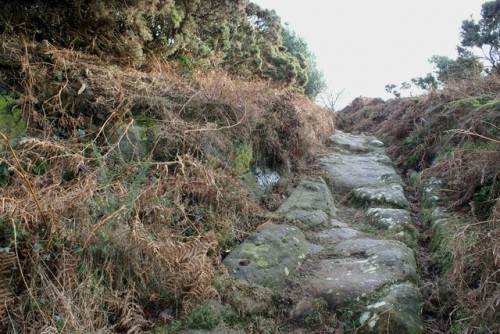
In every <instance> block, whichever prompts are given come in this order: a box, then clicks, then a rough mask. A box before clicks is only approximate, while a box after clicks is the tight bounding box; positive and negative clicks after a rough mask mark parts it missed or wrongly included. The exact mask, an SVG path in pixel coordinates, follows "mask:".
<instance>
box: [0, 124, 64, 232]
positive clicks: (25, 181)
mask: <svg viewBox="0 0 500 334" xmlns="http://www.w3.org/2000/svg"><path fill="white" fill-rule="evenodd" d="M0 136H1V137H2V138H3V140H4V141H5V144H6V145H7V148H8V149H9V151H10V153H11V154H12V157H13V158H14V160H15V162H16V164H17V167H18V168H17V169H16V171H17V172H18V173H19V175H20V176H21V177H22V178H23V180H24V183H25V184H26V186H27V187H28V190H29V192H30V194H31V196H32V197H33V200H34V201H35V205H36V207H37V209H38V211H39V212H40V216H41V218H42V221H43V222H44V223H45V224H46V225H47V224H48V223H49V222H50V225H51V226H50V233H51V234H52V232H53V228H54V226H52V225H53V220H52V219H50V221H49V220H47V217H45V214H44V213H43V211H42V207H41V205H40V202H39V201H38V198H37V196H36V194H35V190H34V189H33V186H32V184H31V182H30V180H29V179H28V175H27V173H26V172H25V170H24V168H23V166H22V165H21V162H20V161H19V159H18V158H17V155H16V152H15V151H14V149H13V148H12V145H10V140H9V138H7V136H6V135H5V134H4V133H3V132H0Z"/></svg>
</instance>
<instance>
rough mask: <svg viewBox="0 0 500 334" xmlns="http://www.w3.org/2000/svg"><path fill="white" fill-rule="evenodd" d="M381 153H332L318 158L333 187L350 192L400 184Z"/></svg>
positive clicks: (399, 179) (392, 168)
mask: <svg viewBox="0 0 500 334" xmlns="http://www.w3.org/2000/svg"><path fill="white" fill-rule="evenodd" d="M386 158H387V157H386V156H385V155H382V154H381V153H368V154H365V155H352V154H346V153H339V152H333V153H330V154H328V155H326V156H324V157H322V158H320V160H319V161H320V165H321V166H322V167H323V169H324V170H325V171H326V172H327V175H328V177H329V179H330V180H331V182H332V183H333V185H334V186H335V187H339V188H341V189H343V190H347V191H350V190H352V189H356V188H359V187H376V186H384V185H387V184H389V183H401V182H402V181H401V178H400V177H399V175H397V173H396V171H395V169H394V167H392V166H390V165H388V164H387V163H386V161H385V159H386Z"/></svg>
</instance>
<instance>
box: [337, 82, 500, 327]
mask: <svg viewBox="0 0 500 334" xmlns="http://www.w3.org/2000/svg"><path fill="white" fill-rule="evenodd" d="M499 92H500V78H499V77H498V76H497V75H490V76H488V77H486V78H484V79H481V80H476V81H462V82H460V83H454V84H449V85H448V86H447V87H446V88H444V89H443V90H439V91H432V92H430V93H429V94H427V95H424V96H419V97H414V98H397V99H392V100H389V101H387V102H384V101H382V100H380V99H363V98H359V99H356V100H354V101H353V102H352V104H351V105H350V106H348V107H346V108H345V109H344V110H343V111H341V112H340V113H338V119H337V120H338V122H337V125H338V126H339V128H341V129H345V130H348V131H362V132H369V133H373V134H376V135H377V136H378V137H379V138H381V139H382V140H383V141H384V142H385V143H387V145H388V150H387V151H388V153H389V155H390V156H391V157H392V158H393V160H394V161H395V162H396V163H397V165H398V167H399V168H400V170H401V172H402V173H403V175H406V176H407V177H408V179H409V180H411V181H414V182H415V178H416V175H417V174H416V173H415V172H419V175H420V177H421V182H422V183H423V184H425V182H426V181H425V180H429V179H430V178H431V177H435V178H438V179H441V180H443V181H444V185H443V186H442V187H440V193H439V197H440V198H441V200H440V204H439V205H440V206H442V207H444V208H447V209H448V210H450V211H453V212H455V214H456V215H458V216H463V217H466V218H467V219H468V220H469V221H470V223H468V224H464V225H462V226H459V227H458V229H457V230H456V231H455V232H454V234H453V235H452V236H450V239H449V240H448V241H447V243H448V244H449V246H450V247H451V248H450V252H451V254H450V256H451V258H450V261H449V263H448V260H446V265H445V267H444V268H440V270H441V271H442V272H441V274H442V277H443V278H445V279H446V282H447V283H446V285H448V284H450V286H451V289H450V288H446V287H445V286H443V285H439V286H438V285H436V290H434V297H432V298H435V296H441V297H438V304H439V305H440V306H439V307H438V308H440V310H439V312H442V313H441V316H442V317H443V318H444V320H445V321H446V322H448V326H451V328H449V329H448V330H450V331H453V330H454V331H457V332H461V331H464V332H471V333H479V332H482V331H486V332H487V331H488V330H490V331H493V332H494V331H496V330H497V329H498V327H497V326H498V323H499V318H498V303H499V301H500V299H499V298H500V297H499V296H500V290H499V288H498V282H499V281H500V276H499V263H500V251H499V249H498V245H499V243H500V94H499ZM422 191H424V190H422ZM422 209H423V211H422V216H423V218H424V220H426V223H427V224H428V223H429V220H430V219H431V212H430V211H425V209H424V207H422ZM423 232H425V229H424V231H423ZM422 240H423V241H424V239H422ZM444 247H445V246H443V247H442V248H444ZM435 260H436V261H434V263H432V262H433V261H431V265H433V266H435V267H438V266H439V265H440V262H442V261H443V259H436V258H435ZM433 281H434V283H433V284H437V283H438V282H439V278H437V277H434V278H433ZM446 294H448V295H446ZM445 295H446V297H443V296H445ZM432 298H431V297H429V300H431V299H432ZM439 298H441V299H439ZM456 302H458V305H456ZM449 313H452V315H449ZM434 315H435V314H434Z"/></svg>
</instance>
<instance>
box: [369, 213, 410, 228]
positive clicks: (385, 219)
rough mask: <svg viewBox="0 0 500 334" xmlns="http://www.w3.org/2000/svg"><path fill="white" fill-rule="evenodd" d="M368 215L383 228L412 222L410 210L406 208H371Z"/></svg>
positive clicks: (375, 223)
mask: <svg viewBox="0 0 500 334" xmlns="http://www.w3.org/2000/svg"><path fill="white" fill-rule="evenodd" d="M366 217H368V219H369V220H370V221H372V223H373V224H374V225H375V226H377V227H379V228H382V229H391V228H393V227H394V226H398V225H407V224H410V219H411V218H410V212H409V211H408V210H404V209H390V208H370V209H368V210H367V211H366Z"/></svg>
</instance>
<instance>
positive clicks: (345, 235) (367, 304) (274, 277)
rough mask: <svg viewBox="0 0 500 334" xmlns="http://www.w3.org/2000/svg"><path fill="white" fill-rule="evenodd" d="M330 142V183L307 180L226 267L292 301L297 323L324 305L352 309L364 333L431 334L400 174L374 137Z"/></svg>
mask: <svg viewBox="0 0 500 334" xmlns="http://www.w3.org/2000/svg"><path fill="white" fill-rule="evenodd" d="M331 144H332V145H331V147H332V150H331V152H330V153H329V154H327V155H325V156H323V157H322V158H321V159H320V161H319V162H320V165H321V166H322V168H323V170H324V177H319V176H318V177H309V178H306V179H304V180H302V181H301V182H300V183H299V185H298V186H297V187H296V189H295V190H294V191H293V192H292V194H291V195H290V197H289V198H288V199H287V200H286V201H285V202H284V203H283V204H282V206H281V207H280V208H279V209H278V210H277V211H276V212H275V213H274V217H273V219H272V223H268V224H266V225H263V226H261V228H260V229H259V230H258V231H256V232H255V233H254V234H252V235H251V236H249V237H248V238H247V239H246V240H245V241H244V242H243V243H242V244H241V245H240V246H239V247H238V248H236V249H235V250H234V251H233V252H232V253H231V254H229V255H228V256H227V257H226V259H225V260H224V264H225V265H226V266H227V268H228V270H229V272H230V273H232V274H233V275H234V276H235V277H237V278H240V279H243V280H248V281H251V282H255V283H258V284H261V285H263V286H265V287H269V288H271V289H273V290H274V291H276V292H278V293H280V294H282V295H283V296H284V297H287V298H289V299H290V300H292V302H293V307H292V310H291V312H290V320H291V321H292V320H297V319H300V318H301V317H305V316H307V314H308V313H310V312H312V308H313V304H314V302H315V301H317V300H323V301H324V302H326V303H327V305H328V307H329V308H330V310H332V311H333V312H336V311H338V310H342V309H346V308H348V309H349V310H350V313H351V322H352V323H353V326H354V328H356V329H357V331H358V332H359V333H422V332H423V323H422V317H421V303H420V297H419V290H418V287H417V280H418V275H417V271H416V263H415V254H414V252H413V250H412V249H411V248H410V247H408V245H410V246H411V244H412V236H411V231H412V229H411V224H410V213H409V211H408V206H409V204H408V201H407V200H406V198H405V196H404V192H403V186H402V181H401V178H400V177H399V176H398V174H397V173H396V171H395V170H394V168H393V167H392V165H391V161H390V160H389V158H388V157H387V156H386V155H385V153H384V147H383V143H382V142H380V141H378V140H377V139H376V138H374V137H370V136H363V135H357V136H355V135H350V134H346V133H342V132H340V131H337V132H336V133H335V134H334V135H332V137H331ZM332 192H333V193H334V194H335V196H333V195H332ZM334 197H335V198H337V199H344V200H340V201H339V200H337V202H336V201H335V200H334ZM346 202H347V203H348V204H344V203H346ZM403 241H404V242H403ZM405 242H406V244H405ZM407 244H408V245H407ZM303 332H304V333H306V332H308V329H307V328H304V331H303Z"/></svg>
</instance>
